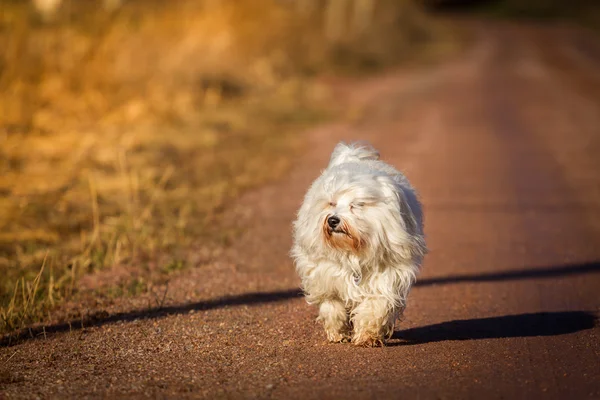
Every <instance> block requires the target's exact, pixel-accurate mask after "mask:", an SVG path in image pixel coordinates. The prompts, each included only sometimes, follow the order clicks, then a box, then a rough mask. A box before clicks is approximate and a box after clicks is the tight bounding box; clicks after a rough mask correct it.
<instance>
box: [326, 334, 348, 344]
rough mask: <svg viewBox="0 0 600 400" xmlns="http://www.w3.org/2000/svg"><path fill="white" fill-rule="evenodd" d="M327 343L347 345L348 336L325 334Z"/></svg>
mask: <svg viewBox="0 0 600 400" xmlns="http://www.w3.org/2000/svg"><path fill="white" fill-rule="evenodd" d="M327 340H328V341H329V343H349V342H350V336H349V335H348V334H346V333H344V332H331V331H330V332H327Z"/></svg>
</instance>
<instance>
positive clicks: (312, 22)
mask: <svg viewBox="0 0 600 400" xmlns="http://www.w3.org/2000/svg"><path fill="white" fill-rule="evenodd" d="M367 3H368V2H367ZM367 3H365V2H363V3H362V4H367ZM100 4H101V3H100V2H98V3H95V2H79V1H75V0H72V1H65V2H63V4H62V5H61V8H60V9H58V10H57V11H56V13H54V14H53V15H45V16H44V18H42V17H41V16H40V15H39V14H36V13H35V12H34V11H33V10H32V9H31V8H30V5H29V2H21V1H11V0H6V1H5V2H4V3H3V6H2V7H3V10H2V13H0V49H1V50H0V141H1V142H2V146H1V147H0V196H1V197H0V274H1V275H2V280H1V282H0V333H2V332H10V331H13V330H15V329H18V328H22V327H24V326H27V325H28V324H31V323H33V322H37V321H44V320H46V319H50V318H51V317H52V315H51V314H52V312H53V310H55V309H56V307H57V306H58V305H59V304H61V303H62V302H64V301H65V300H66V299H70V300H73V301H76V300H77V298H78V296H79V295H80V294H81V292H82V291H84V290H89V286H85V285H82V284H81V282H82V277H89V276H94V275H97V274H98V273H99V272H102V271H103V272H105V273H106V272H107V271H108V274H105V275H108V276H111V279H109V280H107V282H104V283H101V284H100V286H102V290H104V291H105V292H106V293H109V294H110V295H114V296H122V295H127V294H132V295H135V294H138V293H140V292H143V291H145V290H148V286H149V285H151V284H152V283H153V282H157V281H164V280H165V279H168V277H169V276H171V275H172V274H173V273H176V272H177V271H179V270H181V269H183V268H185V267H186V262H187V253H186V249H188V248H189V246H191V245H192V244H196V245H197V244H198V243H202V246H203V247H205V248H208V249H210V248H211V247H218V246H223V245H226V242H227V239H228V236H229V235H231V234H233V233H232V232H222V231H220V230H219V225H218V214H219V211H220V210H222V209H223V208H224V207H226V205H227V203H228V202H229V201H230V200H231V199H233V198H235V197H236V196H237V195H239V194H240V193H241V192H242V191H243V190H246V189H247V188H250V187H253V186H256V185H259V184H261V183H263V182H265V181H268V180H271V179H274V178H277V177H279V176H281V175H282V174H283V173H284V172H285V171H286V170H287V168H288V167H289V165H290V160H291V159H292V155H293V154H294V153H296V152H298V151H300V149H301V148H302V141H301V138H300V137H299V135H298V132H299V131H300V130H302V129H304V128H305V127H306V126H308V125H309V124H311V123H314V122H315V121H318V120H320V119H321V118H322V117H323V115H324V112H323V111H322V110H323V107H321V106H319V104H322V103H321V102H320V101H321V100H322V99H323V93H322V90H321V89H320V88H319V87H318V86H317V85H315V84H314V83H313V80H312V79H311V77H314V76H315V75H318V74H320V73H322V72H324V71H335V70H339V69H340V68H342V69H344V70H348V69H365V68H366V69H371V68H373V67H377V66H381V65H385V64H387V63H391V62H394V61H396V60H398V59H401V58H406V57H407V55H409V54H412V53H413V52H414V49H416V48H422V47H423V46H424V45H425V44H427V43H431V42H432V39H433V38H434V37H435V35H437V32H436V28H435V25H432V24H431V22H430V21H429V20H428V19H427V18H426V17H425V16H424V15H423V14H421V13H420V12H419V11H418V10H417V9H416V8H415V7H414V6H413V5H412V3H411V2H409V1H404V2H402V1H401V2H397V1H391V0H390V1H384V0H381V1H375V2H373V4H374V7H373V8H372V9H367V10H366V11H365V10H363V11H365V12H367V11H368V15H369V18H367V19H365V18H362V17H361V18H358V17H356V16H355V17H352V16H351V15H350V14H348V13H347V11H348V10H343V9H335V8H332V6H331V5H329V6H326V7H325V6H323V5H324V4H328V3H322V2H316V1H315V2H313V1H311V0H306V3H302V4H301V5H300V4H298V5H297V4H296V3H294V2H283V1H275V0H238V1H235V0H230V1H224V0H223V1H209V0H206V1H197V2H190V1H172V2H158V1H153V0H131V1H130V2H127V3H125V4H124V5H123V6H121V7H120V8H118V9H117V10H116V11H115V10H110V11H108V10H104V9H101V8H100ZM331 4H333V5H335V4H338V5H339V4H342V3H340V2H337V3H336V2H335V1H332V2H331ZM336 7H338V6H336ZM348 15H350V16H348ZM357 15H358V14H357ZM360 15H363V14H360ZM365 15H366V14H365ZM349 26H350V27H351V29H350V28H348V27H349ZM113 278H114V279H113ZM84 288H85V289H84ZM96 289H98V288H96ZM96 289H94V290H96Z"/></svg>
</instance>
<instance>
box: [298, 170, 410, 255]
mask: <svg viewBox="0 0 600 400" xmlns="http://www.w3.org/2000/svg"><path fill="white" fill-rule="evenodd" d="M407 207H408V205H407V203H406V201H405V199H404V195H403V193H402V191H401V190H399V189H398V186H397V184H396V183H395V182H394V181H393V180H392V178H391V177H390V176H388V175H387V174H385V173H378V172H376V171H375V172H374V171H373V170H372V169H370V168H367V167H365V166H361V165H360V164H358V163H352V164H342V165H339V166H334V167H333V168H329V169H328V170H327V171H325V173H324V174H323V175H322V176H321V177H320V178H319V179H317V180H316V181H315V183H314V184H313V186H312V187H311V188H310V190H309V192H308V193H307V196H306V198H305V200H304V204H303V205H302V207H301V209H300V211H299V213H298V220H297V221H296V223H295V235H296V240H297V241H299V242H301V243H302V245H303V247H304V248H306V249H313V250H321V252H329V253H331V252H334V253H336V254H338V255H344V254H349V253H352V254H355V255H357V256H359V257H361V258H362V257H373V256H376V254H375V253H379V254H380V255H381V253H382V252H387V253H389V252H395V253H397V252H398V250H397V249H401V248H402V247H403V246H404V245H405V244H407V243H408V241H409V237H410V234H411V233H413V232H414V231H415V230H416V227H415V226H414V225H415V220H414V218H413V217H412V213H411V212H410V209H409V208H407ZM403 209H404V211H406V212H404V213H403ZM403 214H404V215H403ZM407 256H409V255H407Z"/></svg>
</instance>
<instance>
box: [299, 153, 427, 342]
mask: <svg viewBox="0 0 600 400" xmlns="http://www.w3.org/2000/svg"><path fill="white" fill-rule="evenodd" d="M426 253H427V248H426V245H425V237H424V234H423V213H422V207H421V204H420V202H419V200H418V198H417V193H416V191H415V190H414V189H413V187H412V186H411V184H410V183H409V181H408V179H407V178H406V177H405V176H404V175H403V174H402V173H400V172H399V171H397V170H396V169H395V168H394V167H392V166H391V165H389V164H387V163H385V162H383V161H381V160H380V159H379V153H378V152H377V151H376V150H375V149H374V148H372V147H371V146H369V145H363V144H350V145H348V144H345V143H339V144H338V145H337V146H336V147H335V149H334V150H333V153H332V155H331V159H330V161H329V165H328V166H327V168H326V169H325V170H324V171H323V172H322V173H321V175H320V176H319V177H318V178H317V179H316V180H315V181H314V182H313V184H312V185H311V187H310V188H309V189H308V192H307V193H306V196H305V198H304V201H303V203H302V206H301V207H300V209H299V211H298V215H297V219H296V220H295V221H294V223H293V246H292V250H291V256H292V258H293V260H294V264H295V267H296V271H297V272H298V274H299V276H300V278H301V280H302V290H303V292H304V295H305V298H306V301H307V302H308V303H309V304H314V305H317V306H318V307H319V317H318V318H317V319H318V320H320V321H321V322H322V323H323V326H324V328H325V333H326V334H327V339H328V340H329V341H330V342H332V343H338V342H352V343H353V344H355V345H357V346H365V347H375V346H383V345H385V341H386V340H387V339H389V338H390V337H391V335H392V334H393V331H394V325H395V323H396V320H397V319H398V318H399V317H400V316H401V315H402V313H403V311H404V309H405V307H406V299H407V296H408V293H409V291H410V288H411V286H412V285H413V283H414V282H415V280H416V276H417V273H418V271H419V269H420V266H421V263H422V260H423V258H424V256H425V254H426Z"/></svg>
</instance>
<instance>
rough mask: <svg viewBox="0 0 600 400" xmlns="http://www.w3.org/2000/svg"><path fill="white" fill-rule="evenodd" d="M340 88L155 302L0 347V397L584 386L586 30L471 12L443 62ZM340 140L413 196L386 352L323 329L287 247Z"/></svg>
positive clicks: (596, 170)
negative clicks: (403, 284) (422, 231)
mask: <svg viewBox="0 0 600 400" xmlns="http://www.w3.org/2000/svg"><path fill="white" fill-rule="evenodd" d="M342 86H343V87H340V88H339V90H338V91H337V94H336V96H338V98H339V99H344V100H343V101H345V102H348V104H349V106H348V107H349V109H350V110H351V111H350V112H349V114H350V116H349V118H348V119H347V120H346V121H344V122H339V123H335V124H333V125H327V126H323V127H321V128H319V129H317V130H315V131H313V132H311V133H309V136H310V137H309V138H308V140H309V142H310V150H309V151H308V152H307V154H306V155H305V156H303V158H302V159H300V160H298V162H297V164H296V167H295V169H294V170H293V171H292V172H291V173H290V175H289V176H288V177H286V179H284V180H282V181H280V182H277V183H275V184H272V185H270V186H268V187H264V188H261V189H260V190H257V191H254V192H252V193H248V194H247V195H245V196H244V197H243V198H242V199H241V200H240V201H239V203H238V204H237V206H236V207H235V210H233V211H232V212H231V214H230V215H229V216H228V220H229V221H230V223H232V224H237V225H239V226H241V227H243V231H244V233H243V234H242V236H241V237H240V239H239V241H237V242H236V243H233V245H232V246H231V248H230V249H229V250H228V251H227V252H226V253H225V254H223V255H222V256H220V257H219V258H218V259H217V260H214V261H213V262H211V263H209V264H202V265H199V266H198V268H195V269H193V270H192V271H189V272H187V273H185V275H184V276H182V277H181V278H178V279H177V280H175V281H173V282H171V284H170V286H169V292H168V293H169V295H168V297H167V300H166V301H165V303H164V306H163V307H162V308H160V309H158V308H155V309H151V310H148V308H147V307H146V305H143V304H137V303H136V302H135V300H133V301H131V302H130V303H127V305H125V306H120V307H121V308H119V307H116V308H115V309H114V310H112V309H111V310H109V312H110V315H109V316H108V317H106V316H103V317H101V318H100V319H96V320H91V321H84V322H83V325H84V329H81V324H82V323H80V322H72V323H71V325H70V327H69V325H60V326H54V327H48V329H47V330H46V332H45V334H43V333H42V332H40V331H32V335H33V336H34V337H35V339H27V338H24V339H23V340H21V341H20V342H18V343H16V344H15V343H11V344H10V346H7V343H4V346H3V347H1V348H0V398H3V397H6V398H33V397H35V396H38V397H42V398H48V397H55V398H63V397H76V398H80V397H85V396H89V397H110V398H119V397H157V398H163V397H172V398H188V397H189V398H195V397H206V398H215V397H226V398H242V397H249V398H255V397H259V398H270V397H273V398H302V399H311V398H315V399H316V398H352V399H353V398H511V399H515V398H544V399H564V398H569V399H582V398H600V328H598V325H597V322H596V317H597V316H598V312H599V311H600V46H599V45H598V42H595V41H594V39H593V38H592V37H590V36H589V35H587V34H585V33H582V32H579V31H570V30H568V29H563V28H556V27H553V28H548V27H532V26H528V27H519V26H514V25H501V24H481V25H480V26H479V27H478V28H477V30H476V35H475V40H474V43H473V46H472V47H471V48H470V49H469V50H468V51H467V52H466V53H465V54H464V55H463V56H462V57H460V58H459V59H457V60H454V61H449V62H447V63H445V64H443V65H439V66H436V67H427V68H421V69H415V70H414V71H400V72H396V73H390V74H388V75H386V76H382V77H377V78H373V79H369V80H367V81H364V82H361V83H360V84H356V85H352V86H351V87H348V86H347V85H342ZM340 101H341V100H340ZM340 139H345V140H353V139H366V140H369V141H371V142H372V143H373V144H374V146H375V147H377V148H379V149H380V150H381V153H382V155H383V158H384V159H385V160H387V161H389V162H391V163H393V164H395V165H396V166H398V167H399V168H400V169H403V170H404V171H405V172H406V174H407V175H408V176H409V178H410V179H411V180H412V181H413V183H414V184H415V186H416V187H417V188H418V189H419V191H420V194H421V197H422V200H423V202H424V205H425V213H426V214H425V215H426V234H427V237H428V244H429V247H430V250H431V252H430V254H429V255H428V257H427V258H426V262H425V265H424V268H423V273H422V275H421V276H420V280H419V283H418V285H417V286H416V287H415V288H414V290H413V291H412V293H411V297H410V300H409V307H408V309H407V312H406V315H405V319H404V321H402V322H401V323H400V324H399V325H398V326H397V332H396V334H395V335H394V338H393V340H392V341H391V342H390V343H389V346H388V347H385V348H376V349H365V348H355V347H354V346H351V345H348V344H336V345H330V344H327V343H325V337H324V333H323V331H322V329H321V327H320V326H319V325H317V324H315V322H314V319H315V316H316V310H315V309H313V308H311V307H309V306H308V305H306V304H305V302H304V300H303V299H302V298H301V297H299V295H298V290H297V285H298V279H297V277H296V275H295V273H294V270H293V267H292V264H291V262H290V260H289V258H288V256H287V252H288V249H289V246H290V243H291V239H290V222H291V221H292V219H293V217H294V212H295V211H296V209H297V207H298V206H299V204H300V202H301V199H302V196H303V194H304V191H305V190H306V188H307V186H308V185H309V183H310V182H311V181H312V180H313V179H314V178H315V176H316V175H317V174H318V173H319V170H320V168H322V167H324V166H325V164H326V161H327V158H328V156H329V153H330V151H331V149H332V148H333V145H334V144H335V143H336V142H337V141H338V140H340ZM129 307H138V310H139V311H130V310H129V311H128V310H127V309H128V308H129ZM119 310H120V311H119Z"/></svg>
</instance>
